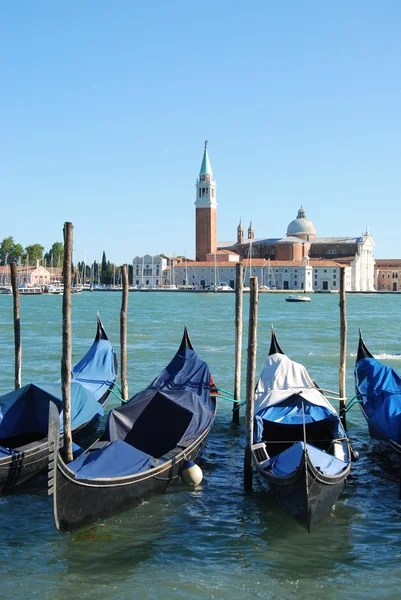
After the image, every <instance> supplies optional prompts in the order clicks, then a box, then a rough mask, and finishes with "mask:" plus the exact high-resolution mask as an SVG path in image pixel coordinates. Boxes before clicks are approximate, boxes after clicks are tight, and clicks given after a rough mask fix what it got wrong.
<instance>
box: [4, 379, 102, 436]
mask: <svg viewBox="0 0 401 600" xmlns="http://www.w3.org/2000/svg"><path fill="white" fill-rule="evenodd" d="M51 401H53V402H54V403H55V404H56V405H57V407H58V409H59V411H60V413H61V409H62V392H61V384H60V383H53V384H52V383H49V384H35V383H29V384H28V385H25V386H24V387H21V388H19V389H17V390H14V391H12V392H9V393H8V394H5V395H4V396H1V397H0V444H1V439H2V438H10V437H13V436H20V435H24V434H27V433H30V432H36V433H41V434H43V437H45V436H46V434H47V430H48V426H49V402H51ZM102 414H103V408H102V406H101V405H100V404H99V402H97V400H96V398H95V397H94V396H93V394H92V393H91V392H89V391H88V390H87V389H86V388H84V387H83V386H82V385H81V384H80V383H78V382H74V381H72V382H71V429H76V428H77V427H79V426H80V425H83V424H84V423H88V422H89V421H91V420H92V419H93V418H94V417H95V416H96V415H102ZM62 428H63V425H62V421H61V426H60V430H61V431H62Z"/></svg>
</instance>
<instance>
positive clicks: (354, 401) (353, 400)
mask: <svg viewBox="0 0 401 600" xmlns="http://www.w3.org/2000/svg"><path fill="white" fill-rule="evenodd" d="M356 404H362V396H361V394H357V395H356V396H354V397H353V398H351V400H350V401H349V402H348V405H347V406H345V407H344V409H343V410H342V411H341V412H342V413H343V414H344V413H347V412H348V411H349V410H351V408H352V407H353V406H355V405H356Z"/></svg>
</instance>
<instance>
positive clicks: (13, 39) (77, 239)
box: [0, 0, 401, 264]
mask: <svg viewBox="0 0 401 600" xmlns="http://www.w3.org/2000/svg"><path fill="white" fill-rule="evenodd" d="M0 52H1V60H0V81H1V91H0V202H1V205H2V207H3V210H2V218H1V220H0V240H1V239H3V238H4V237H6V236H8V235H13V236H14V239H15V241H16V242H19V243H21V244H22V245H23V246H24V247H25V246H27V245H30V244H33V243H36V242H39V243H41V244H42V245H43V246H45V250H46V251H47V250H48V249H49V248H50V247H51V245H52V244H53V242H55V241H62V228H63V224H64V222H65V221H72V223H73V224H74V260H75V261H77V260H82V259H83V258H84V255H85V251H86V257H87V262H91V261H93V260H94V259H95V260H100V259H101V255H102V251H103V250H105V252H106V255H107V258H108V259H109V260H110V261H112V262H116V263H117V264H120V263H123V262H130V261H131V260H132V258H133V257H134V256H135V255H142V254H144V253H150V254H158V253H161V252H165V253H167V254H174V253H175V254H184V253H185V254H187V255H188V256H194V245H195V241H194V237H195V236H194V228H195V219H194V217H195V207H194V201H195V187H194V186H195V181H196V178H197V175H198V173H199V168H200V164H201V160H202V152H203V143H204V140H205V139H208V140H209V155H210V159H211V164H212V167H213V171H214V174H215V178H216V181H217V186H218V187H217V201H218V203H219V206H218V239H219V240H220V241H226V240H231V239H235V234H236V227H237V224H238V221H239V218H240V217H242V219H243V222H244V224H245V225H246V226H247V225H248V223H249V220H250V219H252V221H253V225H254V229H255V237H257V238H261V237H282V236H284V235H285V233H286V229H287V225H288V223H289V222H290V221H291V220H292V219H294V218H295V217H296V214H297V211H298V209H299V207H300V205H301V203H302V204H303V206H304V208H305V210H306V215H307V217H308V218H309V219H310V220H311V221H313V223H314V225H315V227H316V230H317V235H318V236H335V235H342V236H347V235H350V236H357V235H360V234H361V233H362V232H363V231H364V230H365V227H366V226H367V225H368V226H369V228H370V231H371V233H372V236H373V239H374V241H375V243H376V248H375V256H376V257H377V258H401V243H400V238H401V224H400V222H401V219H400V211H401V202H400V190H401V168H400V167H401V164H400V157H401V118H400V117H401V114H400V112H401V2H400V1H399V0H381V1H377V0H353V1H352V2H347V1H346V0H343V1H338V2H334V1H328V0H327V1H326V0H292V1H288V0H287V1H285V0H284V1H283V2H273V1H271V0H255V1H253V2H243V1H241V2H237V1H236V0H230V1H226V0H214V1H211V0H203V1H202V2H196V3H195V2H191V1H188V0H169V1H167V0H155V1H153V2H143V1H139V0H137V1H136V0H115V1H113V2H111V1H110V0H86V1H85V2H82V1H81V0H72V1H69V2H55V1H54V0H34V1H33V0H20V1H18V2H3V3H2V5H1V17H0Z"/></svg>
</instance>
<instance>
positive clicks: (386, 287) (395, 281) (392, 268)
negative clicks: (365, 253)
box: [375, 258, 401, 292]
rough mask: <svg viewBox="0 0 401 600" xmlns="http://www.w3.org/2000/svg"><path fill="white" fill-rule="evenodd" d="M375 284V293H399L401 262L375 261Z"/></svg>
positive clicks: (400, 287) (400, 289) (397, 260)
mask: <svg viewBox="0 0 401 600" xmlns="http://www.w3.org/2000/svg"><path fill="white" fill-rule="evenodd" d="M375 267H376V269H375V283H376V289H377V291H379V292H380V291H382V292H398V291H401V260H400V259H381V258H377V259H376V264H375Z"/></svg>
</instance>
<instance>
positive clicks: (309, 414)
mask: <svg viewBox="0 0 401 600" xmlns="http://www.w3.org/2000/svg"><path fill="white" fill-rule="evenodd" d="M302 403H303V412H302ZM303 414H304V415H305V425H308V424H310V423H316V422H318V421H324V420H326V419H327V421H330V422H331V429H332V433H333V436H334V437H342V436H343V435H345V433H344V429H343V427H342V425H341V422H340V419H339V417H338V415H337V414H336V413H333V412H332V411H331V410H330V409H329V407H326V406H317V405H316V404H311V403H310V402H308V401H307V400H305V398H303V397H302V395H300V394H294V395H293V396H290V398H286V399H285V400H283V401H282V402H279V403H277V404H273V405H272V406H268V407H267V408H264V409H262V410H261V411H260V412H259V413H258V414H257V415H255V419H254V425H255V427H254V443H257V442H260V441H262V437H263V430H264V424H263V422H264V421H270V422H272V423H277V424H280V425H302V423H303Z"/></svg>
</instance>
